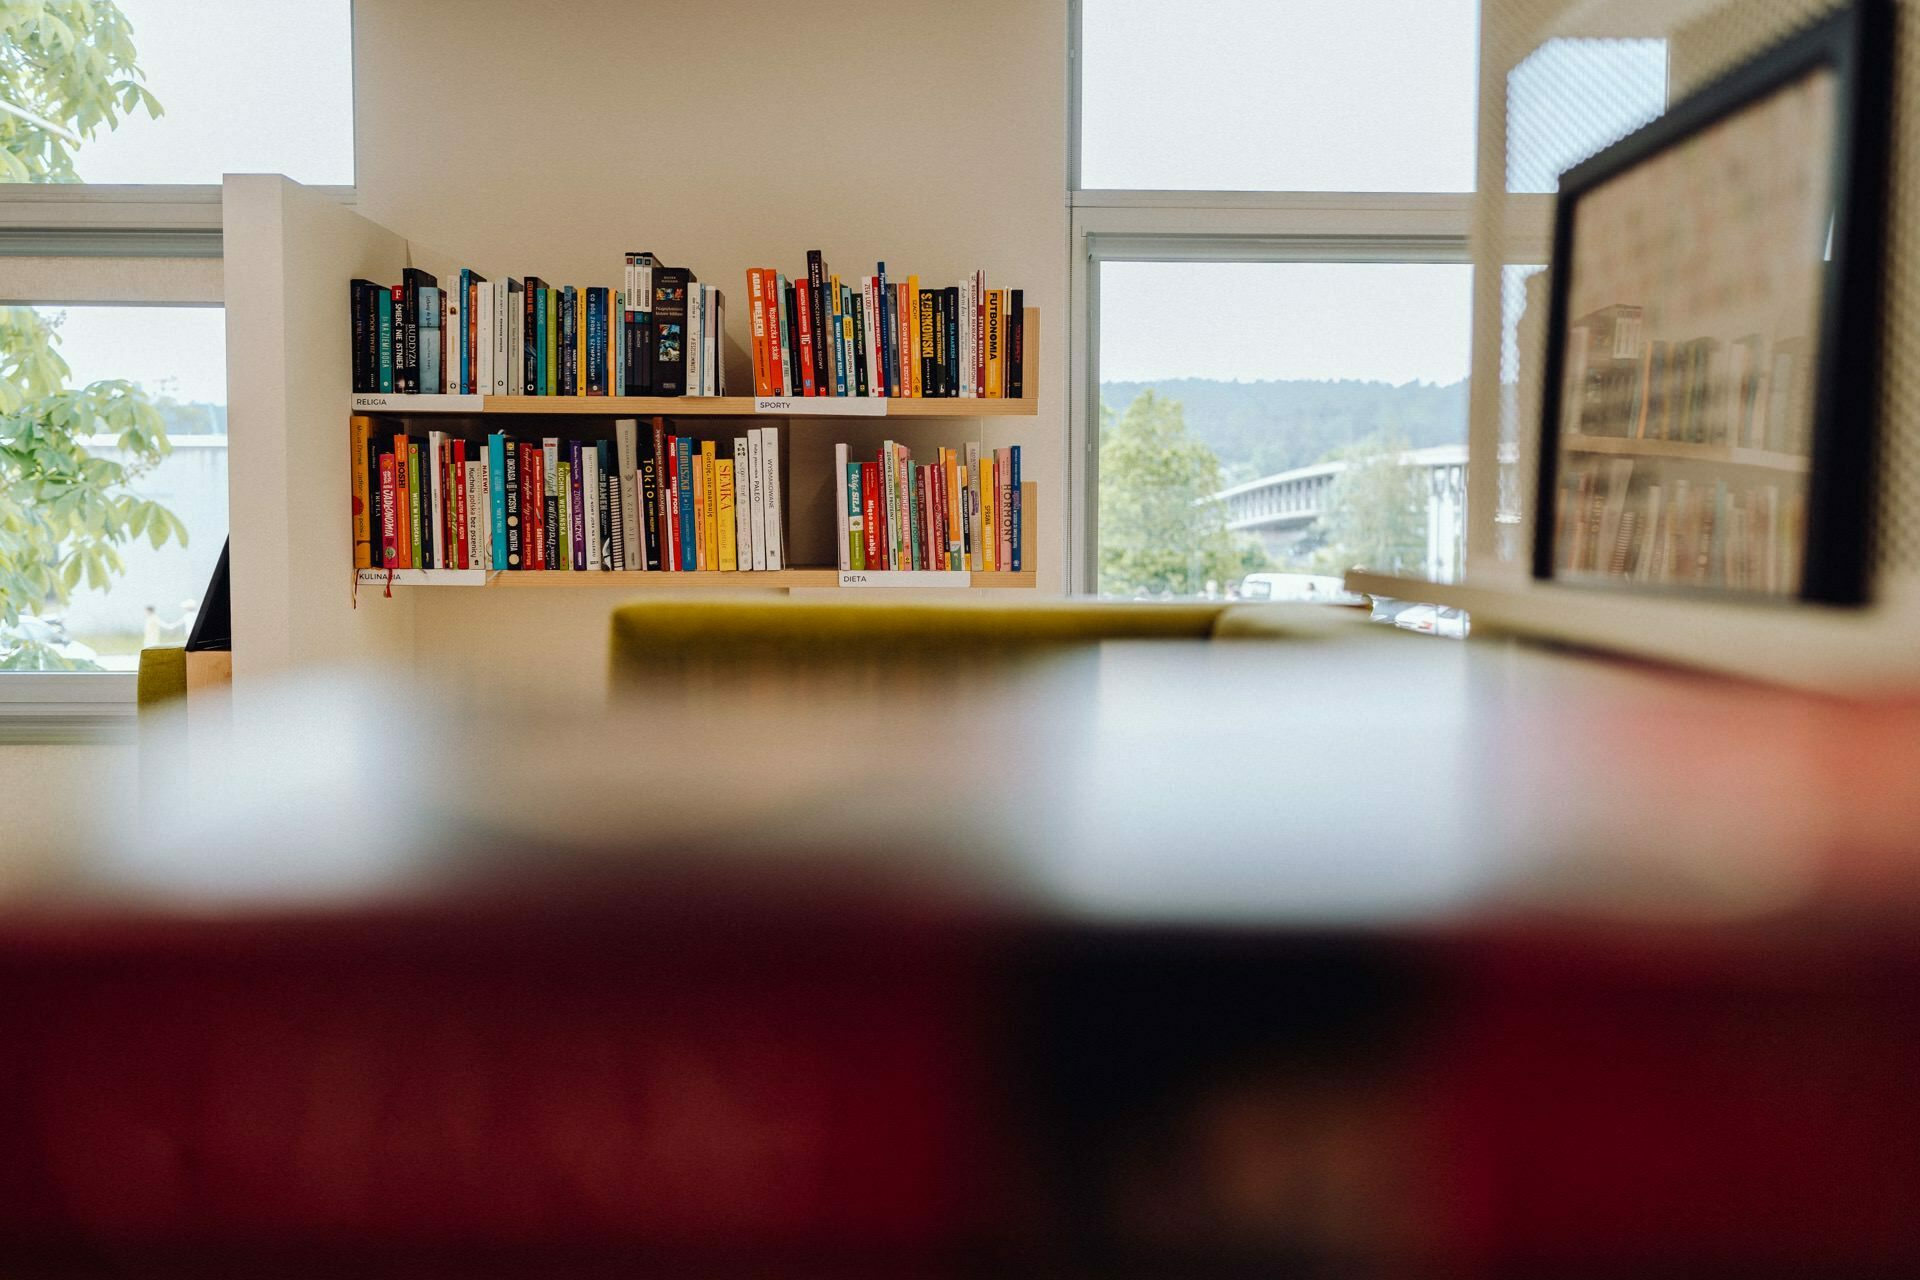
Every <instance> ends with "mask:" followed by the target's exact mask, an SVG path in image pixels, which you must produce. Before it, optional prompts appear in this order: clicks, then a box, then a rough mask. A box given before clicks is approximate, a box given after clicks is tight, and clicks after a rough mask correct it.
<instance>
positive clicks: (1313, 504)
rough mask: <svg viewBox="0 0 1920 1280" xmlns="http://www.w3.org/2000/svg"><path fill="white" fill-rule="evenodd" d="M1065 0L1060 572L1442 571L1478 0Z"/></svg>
mask: <svg viewBox="0 0 1920 1280" xmlns="http://www.w3.org/2000/svg"><path fill="white" fill-rule="evenodd" d="M1075 21H1076V26H1075V30H1074V39H1073V59H1074V61H1073V70H1074V76H1075V92H1074V96H1073V99H1072V101H1073V104H1074V107H1075V117H1074V121H1073V128H1074V137H1073V146H1072V148H1071V154H1072V157H1073V163H1074V165H1075V170H1074V175H1073V181H1074V189H1073V191H1072V193H1071V198H1072V204H1073V231H1074V240H1073V252H1074V257H1073V264H1072V265H1073V280H1074V306H1075V313H1076V319H1077V320H1078V321H1079V323H1077V324H1076V325H1075V330H1074V350H1073V376H1074V388H1073V392H1074V394H1073V404H1072V408H1073V415H1074V416H1073V424H1072V435H1073V439H1072V449H1071V455H1070V456H1071V465H1070V484H1071V492H1070V495H1069V496H1070V505H1071V507H1072V511H1071V514H1070V525H1071V527H1070V529H1069V538H1068V544H1069V547H1070V553H1069V559H1070V568H1069V572H1070V582H1071V585H1072V586H1073V588H1074V589H1076V590H1078V591H1082V592H1089V593H1098V594H1102V595H1107V596H1111V597H1115V598H1123V599H1142V598H1148V599H1151V598H1179V597H1195V596H1199V597H1206V596H1212V597H1215V598H1245V599H1268V600H1315V601H1324V600H1341V601H1351V600H1352V599H1353V597H1351V596H1349V595H1348V594H1347V593H1346V592H1345V590H1344V585H1343V584H1344V575H1345V573H1346V572H1347V571H1348V570H1350V569H1353V568H1356V567H1364V568H1367V569H1370V570H1373V571H1376V572H1381V573H1389V574H1394V575H1397V576H1405V577H1418V578H1430V579H1437V580H1443V581H1452V580H1455V579H1457V578H1458V577H1459V576H1460V574H1461V570H1462V566H1463V563H1464V560H1465V555H1466V542H1467V537H1466V477H1467V466H1466V439H1467V421H1468V417H1467V400H1468V388H1467V371H1468V365H1469V350H1470V345H1471V317H1472V310H1473V303H1474V298H1473V289H1474V285H1473V275H1472V267H1471V266H1470V265H1469V252H1468V230H1469V222H1470V218H1471V213H1472V209H1471V195H1470V193H1471V191H1472V190H1473V188H1474V185H1475V166H1476V158H1475V145H1476V138H1475V110H1476V102H1477V97H1478V87H1477V74H1478V71H1477V63H1478V39H1479V34H1478V5H1477V4H1475V3H1473V2H1472V0H1301V2H1300V3H1290V4H1286V5H1274V4H1265V3H1260V2H1259V0H1209V2H1208V3H1204V4H1198V5H1192V6H1179V7H1177V11H1176V7H1174V6H1169V5H1166V4H1165V3H1147V2H1146V0H1081V3H1080V4H1079V6H1078V8H1077V11H1076V19H1075ZM1541 206H1542V207H1541V208H1540V209H1539V210H1538V211H1537V212H1538V213H1539V214H1540V215H1541V216H1540V219H1539V221H1540V223H1541V226H1542V228H1544V226H1545V216H1544V214H1545V208H1544V202H1541Z"/></svg>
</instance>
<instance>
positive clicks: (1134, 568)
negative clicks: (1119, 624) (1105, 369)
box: [1100, 389, 1258, 595]
mask: <svg viewBox="0 0 1920 1280" xmlns="http://www.w3.org/2000/svg"><path fill="white" fill-rule="evenodd" d="M1220 488H1221V483H1220V460H1219V459H1218V458H1216V457H1215V456H1214V454H1213V450H1211V449H1209V448H1207V446H1206V445H1204V444H1202V443H1201V442H1200V441H1198V440H1196V439H1194V438H1193V436H1192V435H1191V434H1189V432H1188V431H1187V421H1186V413H1185V411H1184V410H1182V408H1181V407H1180V403H1179V402H1178V401H1177V400H1168V399H1165V398H1163V397H1161V396H1159V395H1157V394H1155V393H1154V392H1153V391H1152V390H1151V389H1149V390H1145V391H1142V392H1141V393H1140V394H1139V395H1138V396H1136V397H1134V400H1133V402H1132V403H1131V404H1129V405H1128V406H1127V408H1126V412H1124V413H1122V414H1120V415H1119V416H1118V417H1117V418H1116V417H1115V415H1114V413H1113V411H1112V409H1111V408H1109V407H1108V406H1106V405H1104V404H1103V405H1102V406H1101V407H1100V590H1101V591H1103V592H1107V593H1110V594H1114V595H1134V594H1137V593H1140V592H1145V593H1147V594H1150V595H1161V594H1168V593H1171V594H1173V595H1198V594H1200V593H1201V592H1202V591H1203V590H1204V589H1205V588H1206V585H1207V583H1208V582H1209V581H1213V582H1216V583H1218V584H1220V585H1221V586H1222V587H1224V586H1225V585H1226V584H1227V582H1229V581H1231V580H1232V579H1234V578H1237V577H1238V576H1239V575H1240V574H1242V573H1244V572H1246V568H1245V565H1246V563H1247V560H1246V558H1245V551H1244V549H1242V548H1240V547H1237V546H1236V545H1235V540H1234V538H1233V536H1232V535H1231V533H1230V532H1229V531H1228V529H1227V516H1226V509H1225V507H1224V505H1223V504H1222V503H1221V502H1220V501H1219V500H1218V499H1217V498H1216V497H1215V495H1216V494H1218V493H1219V491H1220ZM1254 555H1255V556H1257V555H1258V552H1257V549H1256V550H1255V552H1254Z"/></svg>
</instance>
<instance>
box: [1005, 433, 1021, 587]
mask: <svg viewBox="0 0 1920 1280" xmlns="http://www.w3.org/2000/svg"><path fill="white" fill-rule="evenodd" d="M1008 452H1009V453H1010V454H1012V455H1013V466H1012V467H1011V468H1010V470H1011V471H1012V472H1013V474H1012V475H1011V476H1010V477H1008V478H1009V480H1011V481H1012V484H1013V571H1014V572H1015V573H1018V572H1020V507H1021V506H1022V503H1021V501H1020V446H1019V445H1014V446H1013V448H1011V449H1009V450H1008Z"/></svg>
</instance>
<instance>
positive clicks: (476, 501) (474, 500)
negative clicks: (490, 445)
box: [467, 449, 494, 569]
mask: <svg viewBox="0 0 1920 1280" xmlns="http://www.w3.org/2000/svg"><path fill="white" fill-rule="evenodd" d="M475 454H476V456H475V457H474V458H473V460H472V461H471V462H469V463H468V464H467V510H469V511H470V512H472V513H473V514H472V516H471V517H470V521H471V523H470V526H469V527H470V529H471V532H472V535H473V546H474V553H473V563H474V567H475V568H476V569H492V568H493V567H494V559H493V497H492V490H491V486H490V481H491V479H492V476H493V470H492V468H493V459H492V457H491V456H490V455H489V454H488V452H487V450H485V449H476V450H475Z"/></svg>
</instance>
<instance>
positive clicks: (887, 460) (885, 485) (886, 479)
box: [880, 440, 902, 569]
mask: <svg viewBox="0 0 1920 1280" xmlns="http://www.w3.org/2000/svg"><path fill="white" fill-rule="evenodd" d="M899 456H900V455H899V454H898V453H896V452H895V450H894V446H893V441H891V440H883V441H882V442H881V444H880V488H881V494H880V506H881V508H882V509H884V510H885V511H886V513H887V529H886V544H887V567H888V568H892V569H898V568H901V567H902V566H901V565H898V564H895V563H893V562H894V561H895V560H897V559H898V558H899V552H900V490H899V477H898V475H897V474H896V470H895V469H896V467H897V466H898V463H899Z"/></svg>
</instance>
